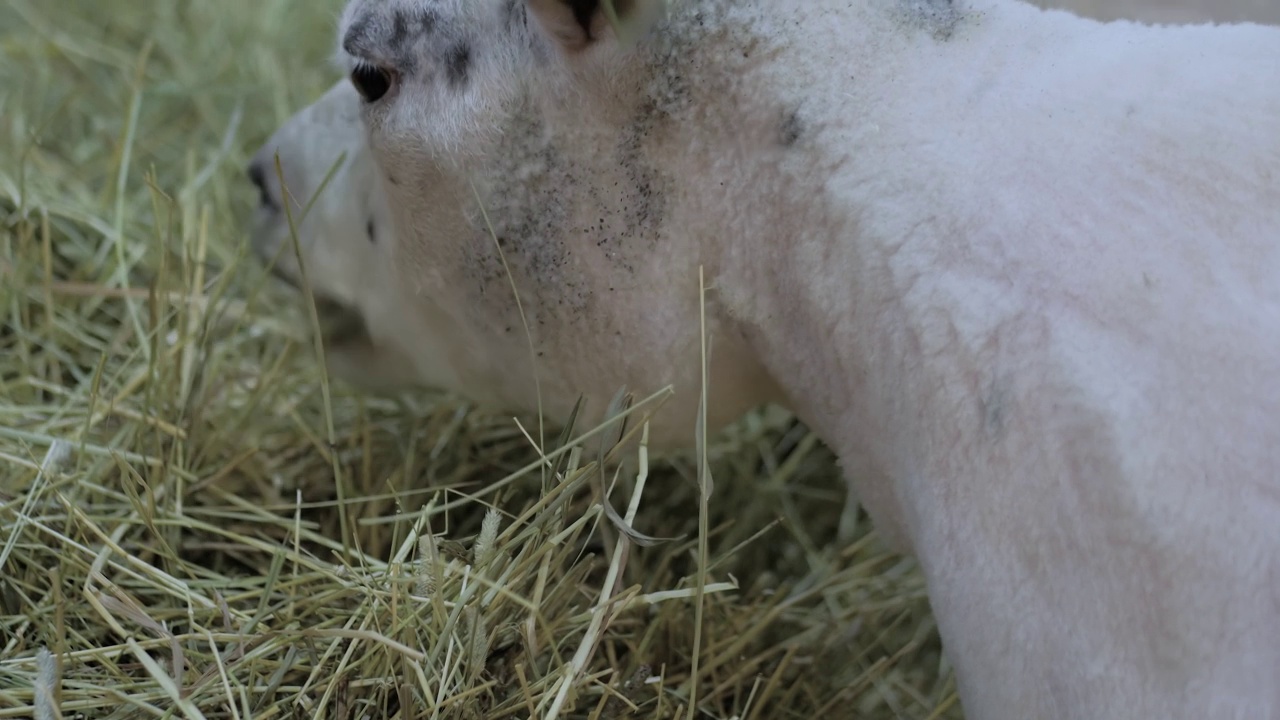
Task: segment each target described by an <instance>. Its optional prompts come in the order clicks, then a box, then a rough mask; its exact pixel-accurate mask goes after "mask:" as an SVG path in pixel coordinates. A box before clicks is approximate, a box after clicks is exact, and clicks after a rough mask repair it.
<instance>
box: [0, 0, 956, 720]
mask: <svg viewBox="0 0 1280 720" xmlns="http://www.w3.org/2000/svg"><path fill="white" fill-rule="evenodd" d="M339 7H340V0H325V2H320V3H296V2H286V1H285V0H252V1H251V0H219V2H210V3H195V2H190V3H185V2H184V3H179V2H172V1H171V0H58V2H56V3H53V2H44V3H41V2H38V1H37V0H6V2H5V3H4V5H3V7H0V43H2V44H0V313H3V317H2V320H0V718H17V717H22V718H32V717H34V718H37V720H45V719H46V718H62V717H67V718H73V717H83V718H144V717H152V716H155V717H184V718H200V717H204V718H236V719H245V720H247V719H248V718H406V719H407V718H461V719H472V718H474V719H477V720H479V719H489V718H495V719H496V718H522V719H523V718H539V719H540V720H549V719H551V718H655V719H656V718H682V719H683V718H722V719H726V720H727V719H728V718H743V719H744V720H745V719H753V720H772V719H775V718H777V719H783V718H805V719H809V718H829V717H830V718H939V717H958V715H959V710H958V708H957V704H956V699H955V690H954V682H953V680H952V678H951V674H950V672H949V670H948V668H947V666H946V664H945V661H943V660H942V658H941V655H940V651H939V645H938V640H937V635H936V631H935V628H934V625H933V621H932V618H931V616H930V614H929V610H928V605H927V602H926V600H925V598H924V591H923V584H922V581H921V579H920V576H919V573H918V571H917V570H916V568H915V566H914V565H913V564H912V563H911V562H910V561H908V560H904V559H902V558H900V557H898V556H895V555H892V554H890V553H888V552H886V551H885V550H884V549H883V548H882V547H881V545H880V543H879V542H878V540H877V539H876V537H875V535H874V534H873V533H870V532H869V530H870V528H869V527H868V522H867V519H866V517H865V516H863V515H861V514H858V513H854V512H848V511H846V508H845V507H844V490H843V486H842V483H841V480H840V477H839V473H838V470H837V468H836V467H835V464H834V462H833V460H832V458H831V456H830V455H829V453H827V452H826V450H825V449H824V448H823V447H822V446H821V445H820V444H819V443H817V442H816V440H815V439H814V438H813V437H812V436H811V435H809V434H808V433H807V432H806V431H805V430H804V429H803V428H802V427H800V426H798V425H796V424H795V423H793V422H791V421H790V420H789V418H787V417H785V416H783V415H781V414H778V413H773V412H761V413H759V414H756V415H753V416H751V417H749V418H747V419H746V420H745V421H744V422H743V423H741V424H740V425H739V426H737V427H735V428H734V429H733V431H732V432H730V433H729V434H727V435H726V436H722V437H717V438H715V439H714V442H713V443H712V444H711V446H710V447H711V449H710V458H709V467H710V469H711V472H712V476H713V477H714V479H715V483H714V491H713V492H711V493H710V494H709V495H708V494H707V493H703V492H702V491H701V487H702V486H701V485H700V483H699V473H698V472H697V471H696V470H697V467H698V463H695V462H693V461H692V460H691V459H689V458H678V457H677V458H656V457H655V458H647V457H646V456H645V455H644V453H643V450H642V449H637V450H628V452H629V456H628V457H627V458H626V459H627V463H626V464H625V472H622V473H618V474H616V475H614V474H604V473H602V472H601V471H600V468H599V466H598V464H597V460H598V458H599V453H600V450H601V440H600V438H602V437H604V435H603V434H602V433H600V432H595V434H594V435H593V434H592V433H593V431H595V430H596V429H597V428H596V426H597V425H598V421H599V420H600V419H598V418H582V419H581V421H580V422H579V423H578V424H577V425H576V426H575V427H574V428H572V429H571V430H570V431H569V432H564V433H560V432H556V433H551V434H549V435H548V436H547V438H548V440H547V442H546V444H545V446H544V447H543V448H542V449H541V450H539V449H538V447H537V445H538V443H537V442H536V438H537V437H538V434H537V432H536V430H535V429H534V428H535V426H536V420H530V419H528V418H519V419H517V418H509V417H492V416H486V415H483V414H481V413H478V412H475V411H472V410H470V409H469V408H468V407H467V406H466V404H465V403H464V402H462V401H461V400H460V399H457V398H450V397H442V396H439V395H436V394H432V393H428V392H422V393H415V394H408V395H405V396H397V397H375V396H369V395H362V394H361V393H359V392H357V391H355V390H353V389H351V388H348V387H345V386H343V385H341V384H340V383H336V382H329V381H327V380H325V379H324V378H323V377H322V376H321V373H320V372H319V370H318V368H319V367H320V363H319V362H318V357H317V352H318V351H317V348H316V345H315V343H314V341H313V340H312V337H313V335H312V333H311V332H310V327H311V325H310V321H309V319H308V317H309V316H308V314H307V313H306V312H304V310H303V307H302V306H301V304H300V303H299V302H298V301H297V297H296V296H295V294H294V293H293V292H292V291H290V290H287V289H284V288H281V287H278V286H277V284H276V282H275V281H273V280H270V279H269V278H268V276H267V275H266V274H265V273H264V272H263V270H262V269H261V268H260V267H259V266H258V265H257V264H256V263H255V262H253V261H252V259H250V258H248V257H247V255H246V253H247V250H246V238H245V231H244V226H245V221H246V219H247V216H248V212H249V211H250V209H251V207H252V203H253V202H254V194H253V192H252V189H251V188H250V187H249V186H248V184H247V183H246V182H245V181H244V180H243V171H242V168H243V167H244V166H245V163H246V161H247V158H248V156H249V154H250V153H251V152H252V150H253V149H254V148H256V147H257V145H258V144H259V143H260V142H261V141H262V140H263V139H265V137H266V135H267V134H268V133H269V132H270V131H271V130H272V129H274V128H275V127H276V126H277V125H278V124H279V123H280V122H282V121H283V120H284V119H285V118H286V117H287V116H288V115H290V114H291V113H292V112H294V111H295V110H297V109H298V108H300V107H302V106H303V105H304V104H306V103H307V102H310V101H311V100H312V99H314V98H315V97H317V96H318V94H319V93H320V92H321V91H322V90H323V89H324V88H325V87H327V86H328V85H329V84H330V83H331V82H333V81H334V80H336V79H337V76H336V74H335V72H334V70H333V69H332V68H331V67H330V66H329V65H328V57H329V54H330V44H331V38H332V25H333V21H334V16H335V13H336V12H337V10H338V8H339ZM713 381H714V379H713ZM654 390H659V389H656V388H655V389H654ZM641 399H642V398H637V400H641ZM659 412H660V410H659ZM632 429H633V430H635V431H636V432H637V433H640V432H642V430H643V427H642V426H641V425H638V424H633V425H632ZM606 499H607V502H608V503H609V504H610V505H611V507H613V508H615V509H616V510H617V512H618V513H619V514H620V515H623V516H625V518H626V519H627V520H628V521H630V523H631V525H632V526H633V527H634V528H635V529H636V530H637V531H638V532H640V533H644V534H645V535H647V536H652V537H654V538H657V539H658V541H657V542H652V543H651V542H645V541H639V542H637V541H633V540H631V539H629V538H628V536H626V535H625V534H621V533H619V532H618V530H617V528H616V525H615V523H613V522H611V521H610V520H609V519H608V517H607V515H606V513H605V511H604V509H603V505H602V502H604V501H605V500H606ZM641 540H643V539H641Z"/></svg>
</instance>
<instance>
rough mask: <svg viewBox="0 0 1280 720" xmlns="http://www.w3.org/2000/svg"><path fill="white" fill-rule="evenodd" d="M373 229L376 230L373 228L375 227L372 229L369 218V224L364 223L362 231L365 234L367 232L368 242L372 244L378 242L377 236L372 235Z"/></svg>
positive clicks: (371, 221) (371, 220)
mask: <svg viewBox="0 0 1280 720" xmlns="http://www.w3.org/2000/svg"><path fill="white" fill-rule="evenodd" d="M375 229H376V228H375V227H374V225H373V218H369V222H368V223H366V224H365V226H364V231H365V232H367V233H369V242H371V243H372V242H377V241H378V236H377V235H374V233H373V231H374V230H375Z"/></svg>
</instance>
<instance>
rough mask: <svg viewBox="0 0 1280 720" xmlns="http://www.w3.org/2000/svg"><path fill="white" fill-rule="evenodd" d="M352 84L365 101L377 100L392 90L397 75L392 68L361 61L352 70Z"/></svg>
mask: <svg viewBox="0 0 1280 720" xmlns="http://www.w3.org/2000/svg"><path fill="white" fill-rule="evenodd" d="M351 84H352V85H355V87H356V92H358V93H360V97H362V98H364V101H365V102H367V103H372V102H377V101H378V100H380V99H381V98H382V96H384V95H386V94H387V93H388V92H390V91H391V87H392V85H394V84H395V75H394V74H393V73H392V72H391V71H390V70H386V69H384V68H380V67H376V66H374V65H366V64H364V63H361V64H359V65H356V66H355V68H354V69H353V70H352V71H351Z"/></svg>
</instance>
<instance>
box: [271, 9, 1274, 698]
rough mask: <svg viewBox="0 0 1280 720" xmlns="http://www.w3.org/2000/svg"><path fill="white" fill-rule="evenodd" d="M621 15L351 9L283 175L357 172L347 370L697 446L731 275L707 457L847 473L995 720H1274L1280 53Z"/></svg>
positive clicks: (1199, 44)
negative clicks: (787, 447) (754, 440)
mask: <svg viewBox="0 0 1280 720" xmlns="http://www.w3.org/2000/svg"><path fill="white" fill-rule="evenodd" d="M618 5H619V7H620V8H621V9H622V10H623V15H624V17H623V21H624V23H626V24H625V25H624V27H627V28H638V29H639V30H640V31H644V32H638V34H637V35H636V37H634V38H624V39H622V40H620V39H618V37H617V36H616V35H615V33H614V31H613V26H612V25H611V23H610V22H608V21H607V19H606V18H605V17H604V15H603V13H602V12H601V9H600V8H599V7H598V6H597V4H596V3H595V2H591V1H589V0H350V2H349V4H348V5H347V7H346V10H345V12H344V14H343V16H342V23H341V28H340V32H339V37H340V40H341V46H342V52H341V57H342V58H343V61H344V62H345V63H346V66H347V68H348V70H349V73H350V79H351V84H350V85H340V86H338V87H335V88H334V89H333V90H332V91H331V92H330V93H329V94H328V95H327V96H326V97H325V98H323V99H322V100H321V101H320V102H319V103H317V105H315V106H313V107H312V108H309V109H308V110H307V111H305V112H304V113H303V114H302V115H301V116H300V117H299V119H296V120H294V121H292V122H291V123H290V125H289V126H286V127H285V128H282V129H281V131H280V132H278V133H277V135H276V137H275V138H273V139H272V141H271V142H269V143H268V144H267V145H266V146H265V147H264V148H263V150H262V151H261V153H260V155H259V159H258V161H257V162H256V164H255V166H256V167H257V168H258V169H257V171H256V173H257V174H258V175H260V176H263V177H266V176H267V175H268V173H267V172H266V171H264V170H263V168H264V167H267V166H268V164H269V160H268V159H269V158H270V157H271V156H272V155H273V154H274V153H275V152H277V151H280V153H281V157H282V159H283V161H284V162H283V164H284V166H285V169H286V174H287V176H288V177H287V178H286V179H287V180H288V182H289V186H290V188H291V190H292V191H294V194H295V196H299V197H302V196H305V195H307V194H308V193H309V191H310V190H313V189H314V187H315V185H316V181H317V179H318V176H319V175H320V174H322V173H318V172H317V171H315V169H314V166H311V165H309V163H312V162H315V160H313V158H316V157H318V156H319V155H325V161H324V162H325V163H326V164H327V163H328V162H331V161H332V160H333V155H332V154H326V153H317V151H316V147H317V146H311V147H301V146H300V145H299V143H303V142H304V141H302V140H299V139H298V138H299V137H301V136H302V135H304V134H305V133H308V132H312V130H310V129H309V128H312V126H314V125H321V126H325V125H326V124H327V125H328V126H331V127H332V128H334V129H333V132H334V133H336V135H335V137H337V138H339V139H338V140H335V141H334V142H333V143H332V144H333V145H340V146H342V147H345V148H346V149H348V150H350V151H351V152H352V158H351V159H350V160H348V163H347V164H346V165H345V166H344V169H343V170H342V171H341V172H343V173H345V175H344V176H343V177H342V178H340V179H339V183H340V187H341V189H342V192H340V193H330V195H329V197H330V198H335V196H336V199H331V200H324V199H322V201H321V204H320V206H319V210H318V211H313V212H316V213H317V214H316V215H315V217H314V222H315V223H318V224H320V225H325V226H326V227H331V226H335V225H336V224H338V223H346V224H347V225H346V226H347V227H348V228H349V229H348V230H347V231H344V233H339V234H330V235H328V236H326V237H330V238H331V239H333V238H338V239H340V240H342V241H341V242H326V243H320V244H319V245H315V244H310V245H309V246H308V248H309V249H308V253H309V255H308V268H309V269H310V270H311V278H310V279H311V282H312V284H313V286H314V287H315V288H316V290H317V292H318V293H320V294H321V295H323V296H326V297H330V298H332V299H333V300H334V301H336V302H338V303H341V304H343V305H345V306H347V307H349V308H351V310H352V311H353V312H354V313H355V314H357V315H358V316H360V317H361V318H362V320H363V322H364V324H365V326H366V330H367V334H366V335H365V336H362V337H361V338H360V339H359V341H358V342H355V343H348V344H347V345H345V346H344V345H341V344H335V349H337V350H339V351H342V350H344V349H346V350H355V351H356V352H358V354H348V355H347V356H346V357H347V360H348V362H347V368H348V374H350V375H356V376H359V375H363V376H365V377H379V378H383V379H384V380H385V381H387V382H393V383H400V382H407V381H417V382H423V383H426V384H431V385H436V386H440V387H446V388H452V389H455V390H459V391H461V392H463V393H465V394H467V395H469V396H471V397H473V398H475V399H477V400H481V401H486V402H489V403H493V404H496V405H500V406H502V407H504V408H506V409H518V410H525V411H533V410H535V409H536V408H537V407H539V402H541V407H542V409H543V410H544V411H545V412H546V413H547V414H548V415H549V416H550V417H552V418H553V419H560V420H562V419H564V417H565V414H566V413H567V412H568V409H569V407H570V406H571V403H572V401H573V400H574V399H575V398H576V397H577V395H578V394H579V393H585V394H586V395H587V397H588V398H590V399H593V400H594V401H595V402H596V409H597V410H598V409H599V408H600V407H602V406H603V404H604V403H606V402H607V401H608V400H609V398H610V397H611V396H612V395H613V394H614V392H615V391H616V390H617V389H618V388H619V387H620V386H626V387H628V388H632V389H636V390H646V389H657V388H659V387H662V386H664V385H667V384H668V383H670V384H672V385H673V386H674V388H675V390H676V395H675V396H674V398H673V400H672V402H671V403H669V404H668V407H667V408H666V409H665V410H664V411H663V412H662V413H661V414H660V415H659V417H658V418H657V419H656V420H655V422H658V425H657V426H656V427H655V432H656V433H657V436H658V440H660V441H661V442H662V443H664V444H681V443H690V442H692V438H693V427H694V418H695V417H696V414H697V408H698V400H699V393H700V390H701V365H700V352H701V343H700V338H701V332H700V303H699V298H700V293H699V275H698V273H699V268H702V269H703V271H704V272H705V277H706V282H707V286H708V288H709V289H708V291H707V295H706V326H707V330H708V333H709V335H710V336H711V337H712V347H711V356H710V360H709V365H710V378H711V380H712V381H711V384H710V388H709V393H710V395H709V405H708V420H709V425H710V426H711V427H712V428H714V427H718V426H720V425H723V424H725V423H727V422H728V421H730V420H732V419H734V418H735V417H737V416H738V415H739V414H741V412H742V411H743V410H745V409H746V408H748V407H750V406H753V405H755V404H758V403H761V402H766V401H778V402H782V403H784V404H785V405H787V406H788V407H789V408H791V409H792V410H794V411H795V412H796V414H797V415H798V416H799V417H800V418H801V419H803V420H804V421H806V422H807V423H808V424H809V425H810V427H812V428H813V429H814V430H815V432H817V433H818V434H819V435H820V436H821V437H822V438H823V439H824V440H825V441H827V442H828V443H829V444H830V445H831V447H832V448H833V449H834V450H835V451H836V452H837V453H838V454H839V455H840V457H841V460H842V463H843V464H844V465H845V466H846V467H847V468H849V472H848V476H849V480H850V484H851V486H852V487H854V489H855V491H856V494H857V496H858V498H859V499H860V500H861V502H862V503H863V504H864V505H865V506H867V508H868V510H869V512H870V513H871V515H872V517H873V519H874V520H875V522H876V524H877V527H878V528H879V529H880V530H881V531H882V532H883V533H884V534H885V535H886V537H888V538H890V539H891V540H892V541H894V542H896V543H897V544H898V545H899V546H900V547H902V548H903V549H905V550H909V551H911V552H913V553H914V554H915V555H916V556H917V557H918V558H919V560H920V563H921V566H922V568H923V570H924V573H925V576H926V578H927V582H928V587H929V593H930V599H931V603H932V606H933V609H934V611H935V614H936V616H937V618H938V623H939V629H940V633H941V635H942V638H943V642H944V645H945V649H946V652H947V654H948V657H949V658H950V660H951V662H952V664H953V665H954V667H955V669H956V674H957V678H958V681H959V686H960V694H961V699H962V703H963V705H964V707H965V709H966V712H967V714H968V716H969V717H971V718H977V719H983V720H987V719H990V720H996V719H999V720H1006V719H1007V720H1015V719H1017V720H1020V719H1022V718H1080V719H1082V720H1084V719H1089V720H1093V719H1096V718H1140V717H1141V718H1148V717H1150V718H1155V717H1160V718H1188V719H1190V718H1196V719H1197V720H1199V719H1200V718H1210V717H1212V718H1251V719H1253V718H1257V719H1261V718H1280V28H1271V27H1263V26H1258V25H1234V26H1208V25H1206V26H1190V27H1147V26H1141V25H1137V24H1134V23H1128V22H1115V23H1107V24H1102V23H1098V22H1095V21H1091V20H1086V19H1082V18H1079V17H1076V16H1072V15H1069V14H1067V13H1065V12H1060V11H1042V10H1039V9H1037V8H1034V7H1032V6H1030V5H1025V4H1023V3H1021V2H1017V0H955V1H954V2H952V1H950V0H678V2H675V3H674V4H673V6H672V9H671V10H670V11H669V12H667V13H665V14H664V13H662V12H659V10H660V5H661V0H630V2H626V3H618ZM357 92H358V93H359V95H360V97H357ZM357 118H358V119H357ZM357 124H359V125H361V126H362V128H363V129H362V130H360V131H358V130H356V129H355V127H356V125H357ZM326 132H327V131H326ZM361 133H363V135H362V134H361ZM308 142H309V141H308ZM366 142H367V145H366V144H365V143H366ZM325 149H326V150H328V149H329V147H328V146H325ZM291 164H296V165H298V166H299V169H298V170H296V171H295V170H294V169H292V168H291V167H290V165H291ZM262 184H263V185H264V187H265V188H266V189H265V190H264V193H265V196H266V197H265V199H266V200H267V204H266V206H264V209H263V210H262V211H261V212H262V215H263V219H262V224H261V225H260V227H259V229H258V230H257V232H256V238H257V245H258V247H259V249H260V250H261V251H262V252H263V253H264V254H267V255H271V254H273V253H274V251H275V250H276V249H277V248H278V245H279V240H280V238H281V237H282V231H281V229H280V228H281V224H282V223H281V220H280V213H279V207H280V205H281V199H280V195H279V193H278V192H277V191H276V190H275V189H273V185H272V184H271V183H270V182H267V181H264V182H263V183H262ZM366 191H368V192H370V193H371V195H370V196H367V197H365V196H361V198H364V199H360V198H356V196H355V195H354V194H353V193H355V192H366ZM370 218H372V220H373V224H372V225H368V224H367V223H366V220H369V219H370ZM308 222H312V219H309V220H308ZM326 224H327V225H326ZM304 230H306V228H304ZM365 230H368V233H367V234H368V237H365V236H366V232H365ZM311 234H312V236H315V237H319V236H321V235H323V234H324V233H323V231H322V230H318V229H316V228H312V233H311ZM329 245H332V246H333V247H332V248H330V249H329V250H321V249H319V248H320V247H322V246H323V247H328V246H329ZM326 252H330V253H332V254H331V255H325V253H326ZM286 254H287V253H286ZM311 254H314V255H315V259H312V258H311ZM285 272H286V273H288V272H289V271H288V270H286V271H285ZM517 297H518V299H519V302H518V303H517V302H516V298H517ZM531 367H532V368H536V373H537V379H538V382H537V383H534V382H532V380H531V378H532V377H533V375H532V370H531Z"/></svg>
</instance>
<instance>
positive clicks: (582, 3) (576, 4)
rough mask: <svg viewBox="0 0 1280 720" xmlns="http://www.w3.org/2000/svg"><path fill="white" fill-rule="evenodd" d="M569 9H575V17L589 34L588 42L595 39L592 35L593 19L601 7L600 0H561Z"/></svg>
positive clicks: (584, 31) (584, 32) (585, 33)
mask: <svg viewBox="0 0 1280 720" xmlns="http://www.w3.org/2000/svg"><path fill="white" fill-rule="evenodd" d="M561 1H562V2H563V3H564V4H565V5H568V6H569V9H570V10H572V11H573V19H574V21H576V22H577V23H578V25H579V26H581V27H582V32H583V34H584V35H586V36H587V42H590V41H592V40H594V39H595V38H593V37H591V20H592V19H593V18H595V15H596V11H598V10H599V9H600V0H561Z"/></svg>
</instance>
